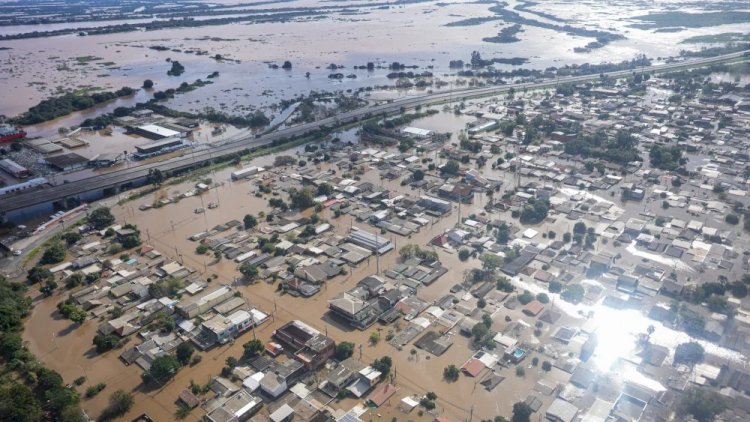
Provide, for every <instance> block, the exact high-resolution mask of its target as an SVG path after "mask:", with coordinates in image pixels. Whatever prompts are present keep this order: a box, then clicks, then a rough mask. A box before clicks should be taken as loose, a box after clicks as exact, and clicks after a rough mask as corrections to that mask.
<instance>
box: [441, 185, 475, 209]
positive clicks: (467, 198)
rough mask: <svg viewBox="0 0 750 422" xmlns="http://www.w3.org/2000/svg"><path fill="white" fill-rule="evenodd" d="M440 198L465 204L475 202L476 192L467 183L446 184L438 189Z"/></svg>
mask: <svg viewBox="0 0 750 422" xmlns="http://www.w3.org/2000/svg"><path fill="white" fill-rule="evenodd" d="M438 196H440V197H441V198H445V199H449V200H451V201H456V202H461V203H464V204H471V203H472V202H474V191H473V190H472V187H471V186H469V185H467V184H465V183H455V184H450V183H446V184H444V185H442V186H440V188H438Z"/></svg>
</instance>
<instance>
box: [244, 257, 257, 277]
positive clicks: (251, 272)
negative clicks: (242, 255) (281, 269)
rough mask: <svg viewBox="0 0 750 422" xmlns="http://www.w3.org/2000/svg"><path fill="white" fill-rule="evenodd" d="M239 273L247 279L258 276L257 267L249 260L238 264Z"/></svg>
mask: <svg viewBox="0 0 750 422" xmlns="http://www.w3.org/2000/svg"><path fill="white" fill-rule="evenodd" d="M240 273H242V275H244V276H245V277H246V278H247V279H248V280H253V279H255V277H257V276H258V267H256V266H255V265H252V264H251V263H250V262H247V261H245V262H243V263H242V265H240Z"/></svg>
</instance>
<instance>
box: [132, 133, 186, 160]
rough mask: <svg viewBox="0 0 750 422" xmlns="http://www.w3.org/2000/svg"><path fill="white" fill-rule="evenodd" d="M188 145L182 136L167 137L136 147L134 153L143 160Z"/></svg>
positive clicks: (134, 155)
mask: <svg viewBox="0 0 750 422" xmlns="http://www.w3.org/2000/svg"><path fill="white" fill-rule="evenodd" d="M186 147H187V145H186V144H185V143H183V142H182V139H180V138H166V139H162V140H161V141H157V142H153V143H151V144H147V145H141V146H137V147H135V149H136V153H135V154H133V157H134V158H135V159H136V160H143V159H146V158H149V157H154V156H157V155H161V154H166V153H168V152H172V151H176V150H178V149H181V148H186Z"/></svg>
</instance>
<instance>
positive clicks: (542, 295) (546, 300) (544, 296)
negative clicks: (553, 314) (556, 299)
mask: <svg viewBox="0 0 750 422" xmlns="http://www.w3.org/2000/svg"><path fill="white" fill-rule="evenodd" d="M536 300H538V301H539V302H541V303H549V296H547V294H546V293H539V294H537V295H536Z"/></svg>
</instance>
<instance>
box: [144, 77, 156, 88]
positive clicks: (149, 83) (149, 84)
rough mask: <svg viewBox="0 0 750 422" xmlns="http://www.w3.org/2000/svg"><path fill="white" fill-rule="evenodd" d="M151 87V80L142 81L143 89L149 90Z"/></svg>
mask: <svg viewBox="0 0 750 422" xmlns="http://www.w3.org/2000/svg"><path fill="white" fill-rule="evenodd" d="M153 87H154V81H152V80H151V79H146V80H145V81H143V88H144V89H151V88H153Z"/></svg>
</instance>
